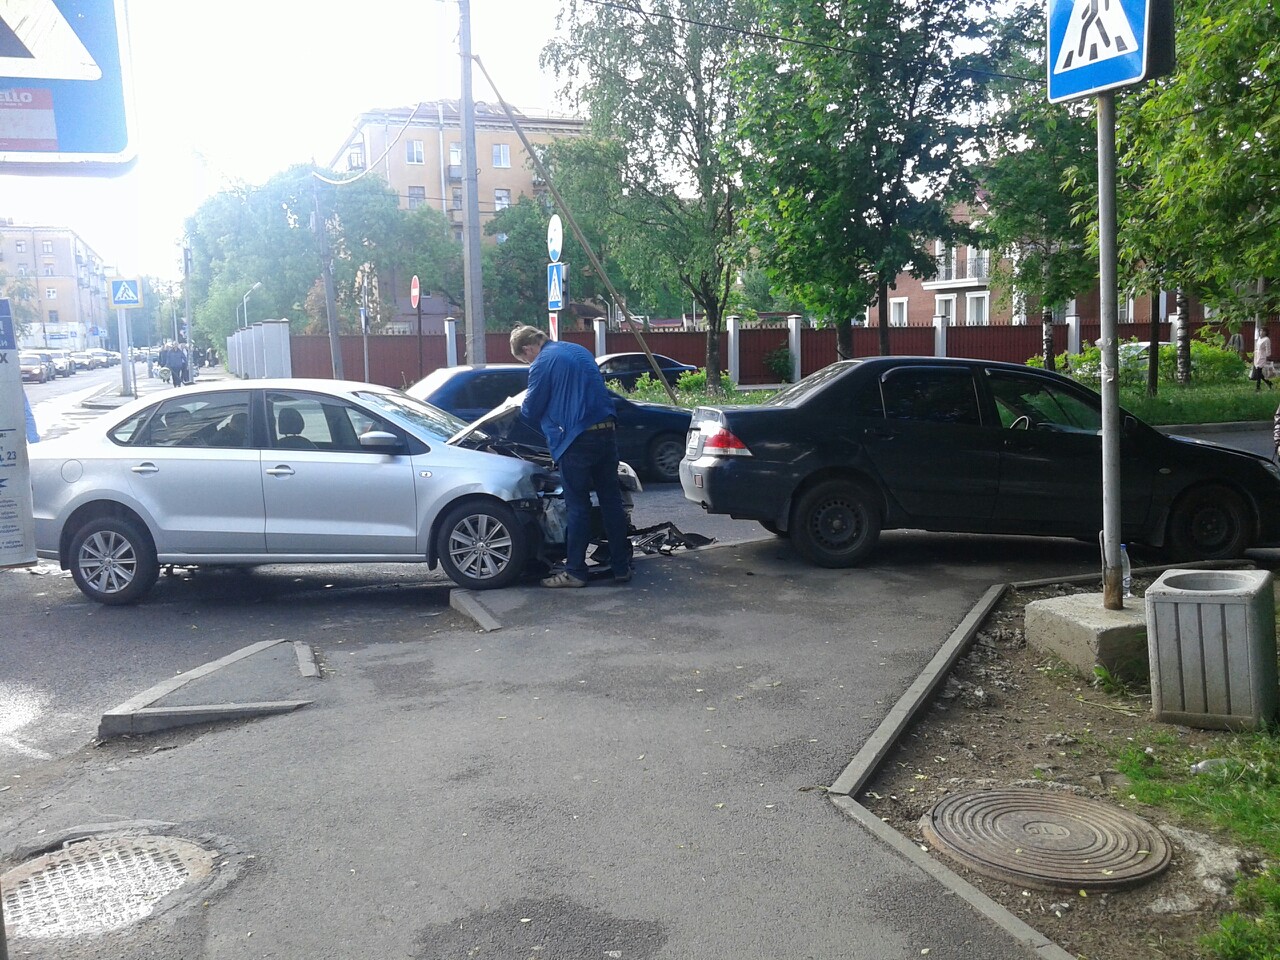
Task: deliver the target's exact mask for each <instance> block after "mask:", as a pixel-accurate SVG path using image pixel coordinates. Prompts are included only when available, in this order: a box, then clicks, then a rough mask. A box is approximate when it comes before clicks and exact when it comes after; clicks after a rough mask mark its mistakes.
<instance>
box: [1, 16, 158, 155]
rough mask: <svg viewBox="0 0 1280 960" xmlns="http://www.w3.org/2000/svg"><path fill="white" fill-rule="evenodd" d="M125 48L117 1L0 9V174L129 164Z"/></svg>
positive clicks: (122, 18) (129, 113)
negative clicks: (10, 168)
mask: <svg viewBox="0 0 1280 960" xmlns="http://www.w3.org/2000/svg"><path fill="white" fill-rule="evenodd" d="M128 49H129V45H128V36H127V27H126V23H125V13H124V0H25V2H24V3H20V4H12V3H10V4H3V3H0V169H2V168H4V167H6V166H9V165H13V166H15V167H20V166H23V165H27V166H31V165H34V166H35V167H36V168H37V169H38V168H39V167H42V166H47V165H52V164H58V165H63V167H64V171H65V172H75V171H74V170H73V169H68V168H66V165H68V164H80V165H89V164H99V165H100V164H116V165H119V164H124V163H127V162H129V161H131V160H132V159H133V155H134V146H133V124H132V103H131V101H130V97H131V89H130V82H131V78H130V64H129V59H128ZM5 172H9V171H7V170H6V171H5ZM18 172H24V171H21V170H19V171H18Z"/></svg>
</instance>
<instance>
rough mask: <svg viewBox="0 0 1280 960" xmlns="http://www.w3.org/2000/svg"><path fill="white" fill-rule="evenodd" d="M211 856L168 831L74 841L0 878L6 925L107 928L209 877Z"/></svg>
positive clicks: (36, 934) (12, 929) (18, 928)
mask: <svg viewBox="0 0 1280 960" xmlns="http://www.w3.org/2000/svg"><path fill="white" fill-rule="evenodd" d="M215 856H216V854H214V853H212V852H211V851H209V850H206V849H204V847H201V846H198V845H197V844H194V843H189V842H187V841H185V840H173V839H170V838H168V837H114V838H109V839H101V840H85V841H82V842H80V843H73V844H71V845H70V846H68V847H66V848H64V849H62V850H58V851H56V852H54V853H46V854H44V855H43V856H40V857H36V858H35V859H34V860H28V861H27V862H26V863H24V864H22V865H21V866H18V867H15V868H14V869H12V870H10V871H9V872H8V873H6V874H5V875H4V876H3V877H0V890H2V891H3V894H4V922H5V926H6V927H7V928H8V931H9V934H10V935H11V936H12V937H14V938H15V939H16V938H18V937H31V938H49V937H75V936H81V935H84V934H93V933H105V932H106V931H108V930H114V929H116V928H118V927H123V926H126V925H128V924H130V923H135V922H137V921H138V920H141V919H143V918H144V917H146V916H148V915H149V914H150V913H151V911H152V910H154V909H155V906H156V904H157V903H159V902H160V901H161V900H162V899H163V898H164V897H166V896H168V895H169V894H171V893H173V892H174V891H175V890H177V889H178V888H179V887H181V886H182V885H183V884H185V883H187V882H188V881H191V880H198V879H201V878H203V877H206V876H208V875H209V874H210V873H211V872H212V870H213V862H214V858H215Z"/></svg>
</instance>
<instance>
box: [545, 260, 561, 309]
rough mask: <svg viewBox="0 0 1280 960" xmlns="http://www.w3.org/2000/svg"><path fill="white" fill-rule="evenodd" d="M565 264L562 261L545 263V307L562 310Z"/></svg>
mask: <svg viewBox="0 0 1280 960" xmlns="http://www.w3.org/2000/svg"><path fill="white" fill-rule="evenodd" d="M564 284H565V266H564V264H563V263H548V264H547V309H548V310H563V309H564V301H565V287H564Z"/></svg>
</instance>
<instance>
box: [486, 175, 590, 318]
mask: <svg viewBox="0 0 1280 960" xmlns="http://www.w3.org/2000/svg"><path fill="white" fill-rule="evenodd" d="M547 219H548V214H547V213H546V212H545V211H544V210H543V209H542V207H541V206H540V205H539V204H538V203H536V202H534V201H533V200H532V199H531V198H529V197H520V199H519V200H517V201H516V202H515V203H514V204H513V205H512V206H510V207H508V208H507V209H506V210H502V211H500V212H499V213H498V215H497V216H495V217H494V218H493V219H492V220H490V221H489V222H488V223H486V224H485V227H484V232H485V233H486V234H488V235H489V236H491V237H498V238H499V242H497V243H495V244H493V245H492V246H486V247H485V249H484V315H485V322H486V324H488V325H489V326H490V328H491V329H494V330H510V329H511V328H512V327H515V326H518V325H519V324H522V323H527V324H530V325H532V326H540V327H545V326H546V323H547ZM562 258H563V259H564V260H565V261H566V262H569V253H568V251H567V249H566V252H565V254H564V255H563V257H562Z"/></svg>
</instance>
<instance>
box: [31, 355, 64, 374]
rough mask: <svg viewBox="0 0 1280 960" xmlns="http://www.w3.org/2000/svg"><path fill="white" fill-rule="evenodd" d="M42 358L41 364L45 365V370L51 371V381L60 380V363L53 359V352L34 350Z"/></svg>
mask: <svg viewBox="0 0 1280 960" xmlns="http://www.w3.org/2000/svg"><path fill="white" fill-rule="evenodd" d="M30 352H31V353H34V354H35V355H36V356H38V357H39V358H40V362H41V363H43V364H44V366H45V369H46V370H48V371H49V379H50V380H56V379H57V378H58V362H57V361H56V360H55V359H54V358H53V351H52V350H40V349H37V350H32V351H30Z"/></svg>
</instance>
